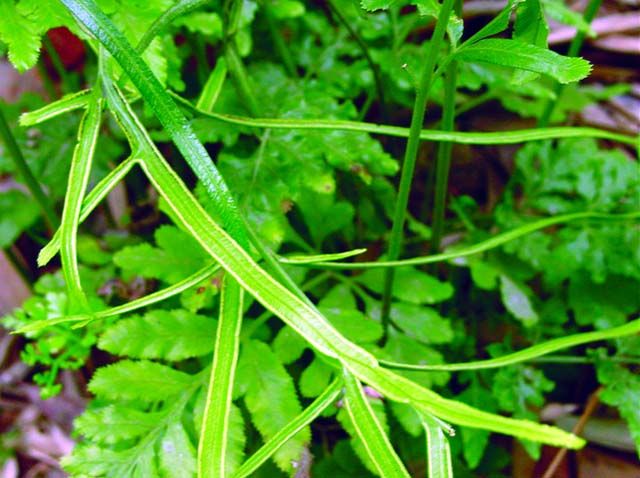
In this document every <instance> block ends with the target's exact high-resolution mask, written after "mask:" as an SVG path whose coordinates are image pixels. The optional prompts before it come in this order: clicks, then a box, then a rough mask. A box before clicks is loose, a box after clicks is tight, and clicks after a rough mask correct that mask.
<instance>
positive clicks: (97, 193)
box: [38, 158, 136, 267]
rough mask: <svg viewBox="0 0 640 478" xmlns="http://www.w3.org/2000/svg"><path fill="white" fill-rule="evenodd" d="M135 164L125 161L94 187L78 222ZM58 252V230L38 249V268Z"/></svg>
mask: <svg viewBox="0 0 640 478" xmlns="http://www.w3.org/2000/svg"><path fill="white" fill-rule="evenodd" d="M135 162H136V160H135V159H133V158H128V159H125V160H124V161H123V162H121V163H120V164H119V165H118V166H116V167H115V168H114V169H113V170H111V172H110V173H109V174H107V175H106V176H105V177H104V178H102V180H101V181H100V182H99V183H98V184H96V185H95V186H94V188H93V189H92V190H91V191H90V192H89V194H87V196H86V197H85V198H84V201H83V202H82V209H81V210H80V219H79V222H83V221H84V220H85V219H86V218H87V217H89V214H91V212H92V211H93V210H94V209H95V208H96V207H97V206H98V204H100V202H101V201H102V200H103V199H104V198H105V196H106V195H107V194H109V191H111V190H112V189H113V188H114V187H115V185H116V184H118V182H120V180H121V179H122V178H124V177H125V176H126V175H127V173H128V172H129V171H130V170H131V168H132V167H133V165H134V164H135ZM59 250H60V230H59V229H58V230H57V231H56V233H55V234H54V235H53V237H52V238H51V240H50V241H49V242H48V243H47V245H45V246H44V247H43V248H42V249H40V253H39V254H38V266H40V267H43V266H45V265H47V264H48V263H49V261H50V260H51V259H52V258H53V256H55V255H56V254H57V253H58V251H59Z"/></svg>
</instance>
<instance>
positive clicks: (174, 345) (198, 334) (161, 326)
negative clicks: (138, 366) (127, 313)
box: [98, 309, 216, 361]
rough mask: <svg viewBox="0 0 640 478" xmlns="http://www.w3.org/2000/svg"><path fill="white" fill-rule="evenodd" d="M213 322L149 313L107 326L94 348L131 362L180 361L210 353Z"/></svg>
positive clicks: (185, 314)
mask: <svg viewBox="0 0 640 478" xmlns="http://www.w3.org/2000/svg"><path fill="white" fill-rule="evenodd" d="M215 325H216V324H215V321H214V320H212V319H211V318H209V317H205V316H202V315H198V314H193V313H191V312H188V311H186V310H180V309H177V310H153V311H151V312H148V313H147V314H145V315H144V316H135V317H131V318H128V319H123V320H120V321H118V322H116V323H115V324H113V325H111V326H109V327H108V328H107V329H106V330H105V331H104V333H103V334H102V336H101V337H100V339H99V341H98V347H100V348H101V349H103V350H106V351H107V352H110V353H112V354H114V355H124V356H128V357H132V358H143V359H164V360H171V361H177V360H183V359H186V358H190V357H198V356H201V355H206V354H208V353H210V352H211V351H212V350H213V340H214V336H215Z"/></svg>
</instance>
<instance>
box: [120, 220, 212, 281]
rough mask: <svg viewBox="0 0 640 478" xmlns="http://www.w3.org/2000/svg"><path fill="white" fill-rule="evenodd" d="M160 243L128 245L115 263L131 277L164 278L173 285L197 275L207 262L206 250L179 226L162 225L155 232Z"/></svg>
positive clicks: (157, 241) (121, 251)
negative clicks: (155, 245)
mask: <svg viewBox="0 0 640 478" xmlns="http://www.w3.org/2000/svg"><path fill="white" fill-rule="evenodd" d="M155 239H156V244H157V245H158V247H153V246H151V245H149V244H139V245H136V246H128V247H125V248H124V249H122V250H120V251H118V252H117V253H115V254H114V256H113V262H114V263H115V264H116V265H117V266H119V267H121V268H122V269H123V270H124V271H125V272H126V273H127V274H128V275H129V276H131V275H140V276H142V277H148V278H157V279H162V280H163V281H165V282H169V283H173V282H178V281H179V280H181V279H184V278H185V277H187V276H189V275H191V274H193V273H194V272H196V271H197V270H198V269H200V267H202V263H203V262H204V261H205V260H206V257H207V256H206V255H205V253H204V251H203V250H202V247H200V245H198V243H197V242H196V241H195V240H194V239H193V238H192V237H191V236H189V234H187V233H186V232H184V231H182V230H180V229H178V228H177V227H175V226H161V227H159V228H158V229H157V230H156V232H155Z"/></svg>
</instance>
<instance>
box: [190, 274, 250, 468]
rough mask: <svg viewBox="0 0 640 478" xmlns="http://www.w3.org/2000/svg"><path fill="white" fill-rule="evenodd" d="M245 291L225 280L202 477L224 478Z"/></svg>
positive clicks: (202, 436) (201, 452)
mask: <svg viewBox="0 0 640 478" xmlns="http://www.w3.org/2000/svg"><path fill="white" fill-rule="evenodd" d="M242 300H243V291H242V288H241V287H240V285H239V284H238V283H237V282H236V281H235V279H233V278H232V277H231V276H228V275H226V276H225V277H224V279H223V281H222V290H221V297H220V318H219V320H218V332H217V334H216V344H215V348H214V350H213V364H212V366H211V375H210V378H209V388H208V390H207V400H206V403H205V409H204V417H203V419H202V429H201V432H200V441H199V443H198V478H224V477H225V476H226V471H227V466H226V461H225V456H226V451H227V439H228V435H229V413H230V411H231V395H232V392H233V382H234V378H235V372H236V366H237V364H238V350H239V348H240V326H241V325H242Z"/></svg>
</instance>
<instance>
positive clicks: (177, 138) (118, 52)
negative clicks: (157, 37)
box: [61, 0, 248, 247]
mask: <svg viewBox="0 0 640 478" xmlns="http://www.w3.org/2000/svg"><path fill="white" fill-rule="evenodd" d="M61 1H62V3H63V4H64V5H65V7H66V8H67V9H68V10H69V12H70V13H71V14H72V15H73V17H74V18H75V19H76V21H77V22H78V23H80V24H81V25H82V26H83V27H84V28H85V29H87V30H88V31H89V32H91V33H92V34H93V35H95V37H96V38H97V39H98V40H99V41H100V43H101V44H102V45H103V46H104V48H106V49H107V50H108V51H109V53H111V55H113V57H114V58H115V59H116V61H117V62H118V63H119V64H120V66H121V67H122V69H123V70H124V71H125V72H126V73H127V74H128V76H129V78H130V79H131V81H132V83H133V84H134V85H135V86H136V88H138V90H139V91H140V93H141V94H142V96H143V98H145V101H146V102H147V105H148V106H149V107H150V109H151V110H152V111H153V113H154V114H155V116H156V117H157V118H158V120H159V121H160V124H162V126H163V127H164V129H165V131H167V132H168V133H169V135H170V136H171V139H172V140H173V141H174V143H175V145H176V147H177V148H178V150H179V151H180V152H181V153H182V155H183V157H184V159H185V160H186V161H187V163H188V164H189V166H190V167H191V169H192V170H193V172H194V173H195V174H196V176H197V177H198V179H199V180H200V181H201V182H202V184H203V185H204V187H205V189H206V190H207V192H208V194H209V196H210V197H211V199H212V204H213V206H214V207H215V208H216V209H217V211H216V212H217V213H218V215H219V217H220V218H221V221H222V224H223V225H224V226H225V227H226V228H228V230H229V232H230V234H231V236H232V237H234V238H235V239H236V240H238V241H239V242H240V243H241V244H242V245H243V246H245V247H246V246H247V245H248V244H247V239H246V234H245V228H244V224H243V223H242V220H241V218H240V216H239V214H238V211H237V207H236V204H235V201H234V200H233V197H232V196H231V193H230V192H229V188H228V187H227V185H226V183H225V181H224V179H223V178H222V176H221V175H220V173H219V172H218V170H217V169H216V167H215V165H214V162H213V160H212V159H211V157H210V156H209V153H207V151H206V149H205V148H204V146H203V145H202V143H200V142H199V141H198V140H197V139H196V137H195V134H194V132H193V129H192V128H191V126H190V124H189V123H188V122H187V119H186V118H185V117H184V115H183V114H182V113H181V112H180V110H179V109H178V107H177V106H176V104H175V103H174V101H173V100H172V99H171V97H170V96H169V95H168V94H167V93H166V92H165V90H164V88H163V86H162V84H161V83H160V82H159V81H158V79H157V78H156V77H155V76H154V74H153V73H152V71H151V69H150V68H149V66H148V65H147V64H146V63H145V62H144V60H143V59H142V58H141V57H140V55H138V53H137V52H136V51H135V50H134V49H133V47H132V46H131V44H130V43H129V42H128V41H127V39H126V38H125V36H124V35H123V33H122V32H121V31H119V30H118V29H117V28H116V27H115V25H114V24H113V23H112V21H111V20H110V19H109V17H107V16H106V15H105V14H104V13H103V12H102V11H101V10H100V8H99V7H98V6H97V5H96V3H95V2H94V1H93V0H61Z"/></svg>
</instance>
